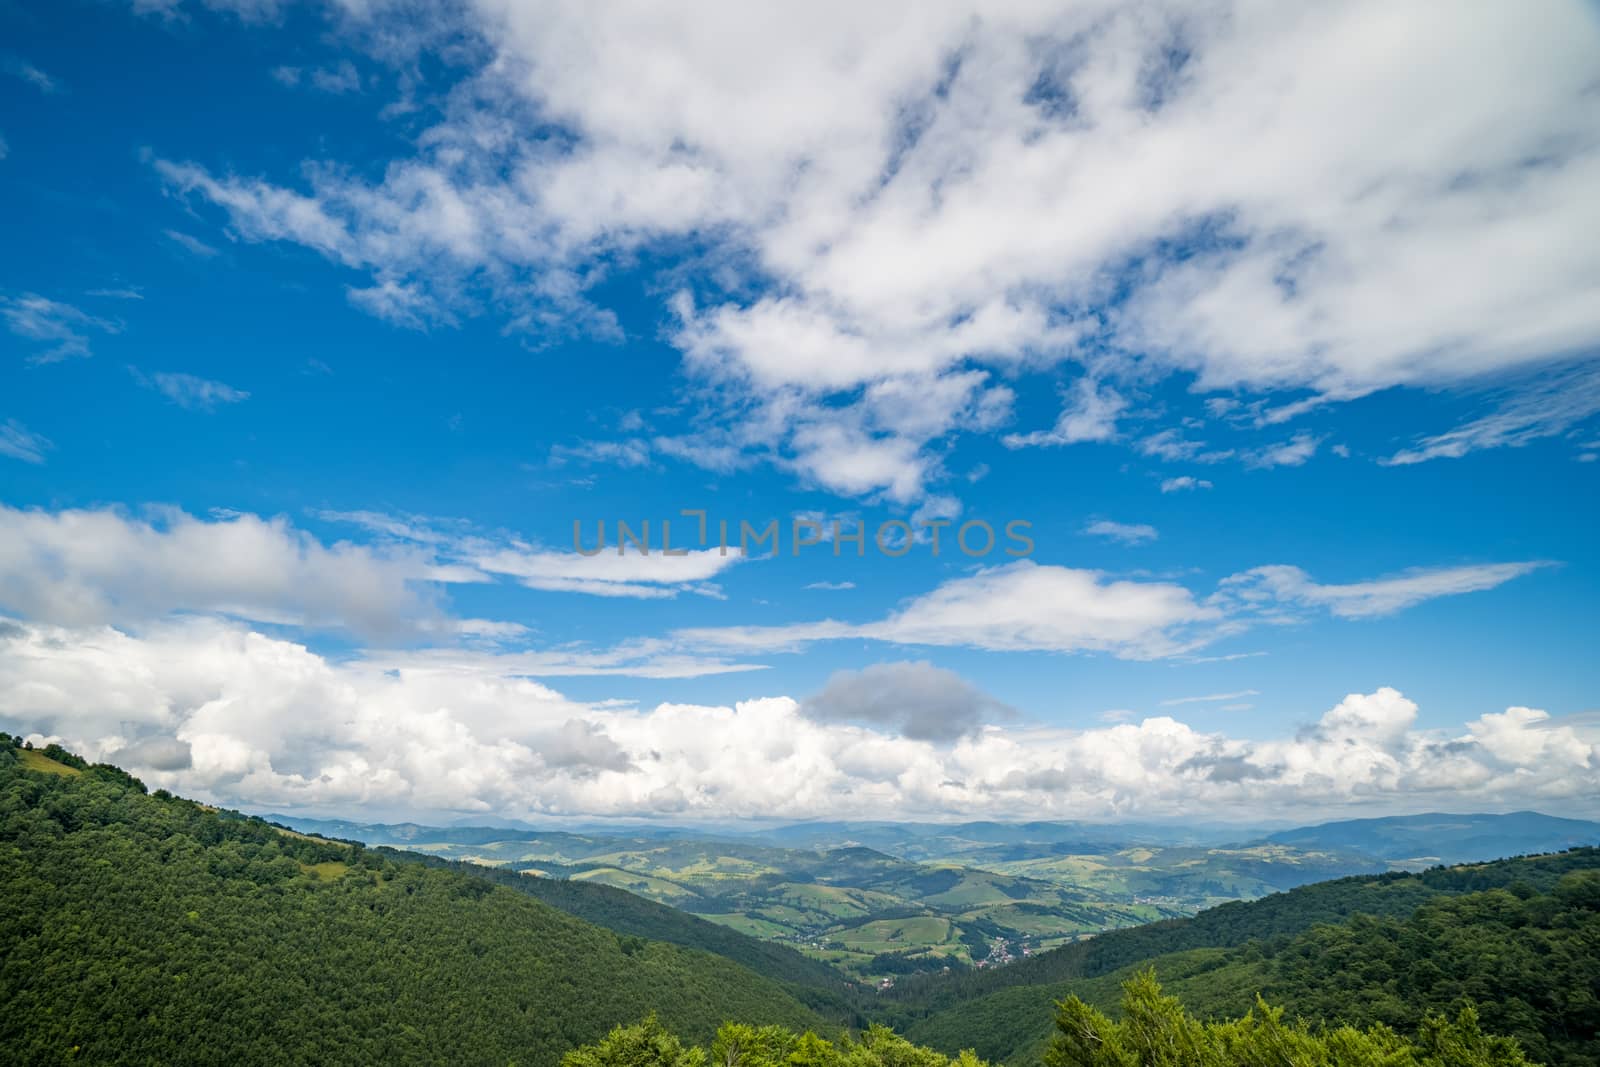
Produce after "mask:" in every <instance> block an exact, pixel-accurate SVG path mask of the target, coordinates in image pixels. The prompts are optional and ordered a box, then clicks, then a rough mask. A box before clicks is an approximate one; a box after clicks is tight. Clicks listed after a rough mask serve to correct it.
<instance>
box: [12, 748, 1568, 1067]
mask: <svg viewBox="0 0 1600 1067" xmlns="http://www.w3.org/2000/svg"><path fill="white" fill-rule="evenodd" d="M678 844H685V843H678ZM657 846H658V847H659V842H658V843H657ZM697 847H704V845H703V843H702V844H701V845H700V846H697ZM812 855H814V856H815V857H817V862H818V864H819V865H822V866H831V867H832V868H834V869H836V871H838V872H840V875H839V876H840V877H843V878H846V879H849V878H857V877H874V878H888V879H889V880H890V881H891V882H892V881H893V879H894V878H896V877H902V876H907V875H906V871H907V869H908V868H909V869H910V870H912V871H918V870H926V869H925V868H919V867H917V866H916V865H908V864H905V863H904V861H899V860H896V859H895V858H894V857H890V856H886V855H884V854H882V853H878V852H874V851H873V850H871V849H866V848H844V849H836V850H834V851H832V852H828V853H820V854H812ZM819 870H820V867H819ZM874 872H875V873H874ZM813 873H814V874H815V873H817V872H815V871H814V872H813ZM936 873H937V872H936ZM956 873H957V877H958V878H964V877H965V875H963V874H961V873H960V872H959V871H957V872H956ZM915 877H926V875H925V874H923V875H915ZM817 884H824V883H821V882H819V883H817ZM954 884H956V885H959V886H965V885H966V883H964V882H958V883H954ZM988 884H991V885H999V884H1001V883H999V882H994V883H988ZM0 890H3V892H0V945H4V946H5V951H4V953H3V954H0V1003H3V1004H4V1005H5V1006H6V1010H5V1011H4V1012H3V1013H0V1049H4V1057H3V1058H5V1059H6V1060H7V1061H9V1062H26V1063H59V1062H68V1061H80V1062H118V1063H135V1064H138V1063H150V1064H167V1063H188V1062H219V1061H226V1062H230V1063H238V1064H242V1065H247V1064H254V1063H280V1062H339V1063H354V1064H362V1063H384V1064H390V1063H393V1064H408V1063H421V1062H428V1063H437V1062H450V1063H484V1064H490V1063H494V1064H502V1063H520V1064H539V1065H553V1064H555V1063H557V1062H559V1061H562V1059H563V1057H567V1058H566V1060H565V1067H703V1065H704V1064H705V1063H707V1062H715V1063H718V1064H737V1065H740V1067H792V1065H795V1064H801V1065H806V1067H981V1065H980V1064H979V1061H978V1059H977V1058H976V1056H974V1055H972V1054H967V1053H961V1054H959V1055H958V1053H960V1050H962V1049H967V1048H974V1049H976V1052H977V1054H978V1055H981V1056H983V1057H985V1058H989V1059H992V1060H994V1061H996V1062H1004V1063H1006V1064H1009V1065H1010V1067H1032V1065H1033V1064H1036V1063H1039V1062H1041V1060H1042V1058H1043V1054H1044V1051H1045V1049H1046V1045H1047V1043H1048V1042H1050V1041H1051V1040H1052V1033H1053V1032H1054V1034H1055V1037H1054V1041H1055V1042H1056V1043H1055V1045H1053V1046H1052V1052H1051V1059H1050V1062H1051V1063H1052V1065H1053V1067H1104V1065H1107V1064H1112V1063H1117V1064H1129V1065H1131V1064H1152V1065H1153V1064H1157V1063H1161V1064H1166V1063H1177V1062H1185V1063H1186V1062H1188V1061H1186V1060H1184V1061H1172V1060H1170V1057H1168V1056H1167V1054H1166V1053H1164V1052H1162V1051H1161V1050H1162V1049H1165V1048H1168V1047H1169V1046H1171V1045H1172V1044H1173V1043H1174V1042H1182V1043H1183V1045H1184V1047H1188V1048H1191V1049H1196V1050H1198V1049H1201V1048H1205V1049H1208V1050H1209V1051H1206V1052H1205V1054H1204V1055H1203V1056H1201V1055H1200V1054H1199V1053H1198V1052H1197V1053H1196V1056H1197V1057H1198V1058H1200V1059H1204V1060H1205V1061H1206V1062H1284V1061H1285V1060H1286V1059H1287V1060H1292V1061H1294V1062H1302V1061H1303V1062H1317V1063H1323V1062H1339V1063H1351V1064H1355V1063H1361V1064H1369V1063H1370V1064H1374V1065H1375V1064H1378V1063H1383V1064H1389V1065H1391V1067H1400V1065H1409V1067H1523V1065H1524V1064H1525V1062H1526V1061H1524V1060H1523V1058H1522V1055H1521V1053H1520V1052H1519V1051H1518V1050H1517V1046H1516V1045H1514V1044H1512V1043H1511V1042H1509V1041H1507V1040H1504V1039H1503V1038H1501V1037H1496V1036H1490V1035H1496V1034H1499V1035H1510V1036H1511V1037H1512V1038H1514V1039H1515V1041H1516V1042H1518V1043H1520V1045H1521V1047H1522V1048H1525V1049H1527V1050H1528V1051H1529V1053H1530V1054H1531V1057H1532V1058H1533V1059H1536V1060H1538V1061H1540V1062H1543V1063H1546V1064H1550V1065H1552V1067H1600V1056H1597V1055H1596V1050H1597V1049H1600V997H1597V990H1600V849H1594V848H1578V849H1572V850H1569V851H1567V852H1564V853H1559V854H1554V855H1545V856H1532V857H1522V858H1517V859H1510V860H1500V861H1495V862H1491V863H1479V864H1470V865H1462V866H1455V867H1449V868H1434V869H1430V870H1427V871H1423V872H1420V873H1405V872H1389V873H1386V874H1382V875H1377V876H1366V877H1353V878H1344V879H1338V880H1334V881H1329V882H1323V883H1319V884H1316V885H1311V886H1305V887H1302V888H1298V889H1294V890H1291V891H1289V892H1285V893H1278V894H1274V895H1272V896H1269V897H1266V898H1263V899H1261V900H1257V901H1252V902H1235V903H1230V904H1226V905H1223V906H1220V907H1216V908H1212V909H1209V910H1207V911H1204V912H1202V913H1200V914H1199V915H1197V916H1195V917H1193V918H1188V919H1177V920H1169V921H1165V922H1157V923H1150V924H1147V925H1144V926H1139V927H1134V928H1129V929H1123V930H1114V931H1110V932H1107V933H1104V934H1101V935H1099V936H1097V937H1094V938H1092V939H1089V940H1082V941H1077V942H1074V943H1072V944H1069V945H1066V946H1064V947H1062V948H1060V949H1057V950H1055V951H1051V952H1045V953H1041V954H1039V955H1036V956H1034V957H1032V958H1029V959H1024V960H1022V961H1020V962H1018V963H1015V964H1014V965H1012V966H1009V967H1004V968H998V969H989V970H985V971H958V972H953V973H948V974H932V975H923V976H916V975H912V976H907V977H905V978H904V980H903V981H902V982H900V983H898V984H896V985H895V986H893V987H892V988H889V989H886V990H884V991H882V992H880V993H878V994H876V995H875V996H872V997H870V998H869V997H866V996H863V995H862V994H861V993H860V992H859V991H858V990H855V989H853V988H852V987H850V985H849V984H848V983H841V982H840V981H839V980H838V979H836V978H835V977H833V976H831V975H826V974H824V973H823V972H822V971H820V970H819V969H818V968H819V966H820V965H819V964H818V962H817V961H816V960H814V959H806V958H805V957H804V956H802V955H800V954H799V953H795V952H793V951H792V950H789V949H786V948H782V947H780V946H772V945H765V944H761V943H759V942H755V941H753V940H752V939H749V938H746V937H743V936H742V935H739V934H737V933H736V932H734V931H731V930H728V929H725V928H724V927H721V926H718V925H715V924H712V923H708V922H704V921H703V920H701V919H697V918H695V917H694V916H692V915H688V914H685V913H683V912H680V911H676V910H674V909H671V908H668V907H665V906H662V905H659V904H653V903H651V902H649V901H645V900H642V899H641V898H638V897H636V896H632V895H630V894H628V893H626V892H624V891H622V890H618V889H612V888H607V887H604V886H597V885H593V884H589V883H586V882H583V881H581V880H578V881H573V880H559V879H544V878H538V877H530V876H529V875H526V874H522V873H519V872H516V871H513V870H510V869H505V868H500V869H485V868H482V867H478V866H475V865H472V864H466V863H462V862H459V861H453V860H449V859H444V858H439V857H425V856H418V855H415V854H412V853H409V852H404V851H396V850H393V849H391V848H388V847H377V848H368V847H366V846H363V845H359V844H353V843H349V842H339V841H332V840H328V839H325V838H320V837H314V836H310V835H307V834H304V833H300V832H297V831H294V830H291V829H288V828H285V827H281V826H275V825H273V824H271V823H268V822H266V821H264V820H262V819H258V818H250V817H246V816H241V815H239V814H238V813H234V812H228V811H219V810H216V809H213V808H210V807H207V806H204V805H201V804H196V803H194V802H192V801H188V800H183V799H180V798H176V797H173V796H170V795H168V794H166V793H165V792H164V791H159V790H158V791H157V792H156V793H155V794H153V795H147V793H146V791H145V787H144V786H143V784H142V783H140V782H139V781H138V780H137V779H135V778H133V777H131V776H130V775H128V774H127V773H125V772H123V771H121V770H119V769H117V768H115V767H110V766H105V765H95V766H89V765H88V764H86V763H85V762H84V761H83V760H81V759H78V758H77V757H75V756H73V755H72V754H70V753H67V752H64V751H62V750H60V749H57V748H55V746H51V747H49V748H46V749H44V750H42V751H31V750H20V749H17V748H15V747H14V746H13V744H12V742H11V739H10V738H8V737H5V736H4V735H0ZM947 891H948V890H947ZM545 899H548V900H551V901H553V902H555V903H557V904H558V905H559V907H551V906H549V905H547V904H546V903H544V900H545ZM579 916H587V917H592V918H594V919H596V920H597V921H598V922H600V923H604V924H605V926H606V927H609V928H603V927H602V926H601V925H596V924H595V923H592V922H588V921H584V919H583V918H580V917H579ZM668 941H674V942H676V943H667V942H668ZM701 948H709V949H711V950H712V951H715V952H719V953H720V954H719V955H712V954H710V953H708V952H706V951H700V949H701ZM736 960H742V961H744V962H735V961H736ZM746 962H747V963H748V964H749V965H748V966H747V965H746ZM1147 971H1154V972H1155V974H1156V975H1158V976H1159V977H1160V980H1161V982H1162V983H1164V984H1165V986H1166V988H1167V990H1168V992H1172V993H1177V994H1178V995H1179V996H1180V997H1181V998H1182V1002H1183V1003H1182V1004H1180V1002H1179V1001H1178V1000H1175V999H1173V998H1172V997H1169V996H1166V995H1164V994H1163V993H1162V991H1161V989H1160V988H1158V987H1157V985H1156V982H1155V980H1154V978H1152V977H1151V976H1150V975H1149V974H1147V973H1146V972H1147ZM1119 991H1120V994H1119ZM1258 992H1260V993H1263V994H1265V995H1266V996H1267V997H1268V999H1269V1001H1271V1002H1272V1003H1274V1004H1277V1005H1281V1006H1282V1007H1283V1008H1284V1009H1286V1010H1287V1012H1288V1013H1289V1014H1288V1015H1287V1016H1285V1017H1283V1018H1282V1019H1280V1018H1279V1017H1278V1016H1276V1015H1275V1014H1273V1013H1271V1012H1264V1011H1262V1010H1260V1009H1255V1008H1253V1007H1252V1004H1253V1002H1254V997H1255V995H1256V994H1257V993H1258ZM1119 1002H1120V1004H1121V1009H1120V1010H1121V1011H1122V1013H1123V1015H1124V1018H1123V1019H1122V1020H1121V1021H1119V1020H1117V1019H1115V1018H1107V1017H1106V1016H1103V1015H1101V1014H1099V1011H1100V1010H1105V1011H1112V1012H1115V1011H1117V1010H1118V1008H1117V1005H1118V1004H1119ZM1058 1004H1062V1005H1065V1006H1064V1007H1061V1008H1060V1009H1059V1010H1058ZM1184 1004H1186V1005H1187V1006H1188V1009H1189V1010H1191V1011H1193V1012H1194V1013H1195V1016H1194V1017H1192V1016H1190V1015H1188V1014H1186V1013H1185V1008H1184V1006H1183V1005H1184ZM1474 1008H1475V1009H1476V1012H1477V1014H1476V1015H1474V1014H1473V1013H1472V1009H1474ZM818 1009H821V1012H820V1013H819V1010H818ZM841 1010H847V1011H851V1012H854V1013H855V1014H854V1016H853V1017H852V1018H851V1019H850V1020H849V1021H850V1022H851V1023H852V1024H853V1025H854V1026H855V1027H857V1028H863V1027H864V1030H863V1032H862V1033H861V1034H860V1036H859V1037H851V1036H843V1037H840V1036H838V1035H839V1034H840V1027H839V1022H840V1021H841V1018H840V1015H839V1014H838V1013H839V1012H840V1011H841ZM1240 1013H1245V1017H1244V1018H1237V1019H1233V1020H1232V1021H1228V1022H1216V1021H1215V1020H1216V1019H1217V1018H1218V1017H1230V1016H1237V1015H1239V1014H1240ZM1296 1016H1299V1017H1303V1018H1304V1019H1305V1020H1307V1023H1306V1025H1301V1024H1299V1023H1292V1022H1290V1021H1289V1020H1291V1019H1293V1018H1295V1017H1296ZM730 1019H732V1020H738V1022H736V1023H734V1024H728V1023H727V1020H730ZM1479 1019H1481V1021H1482V1024H1483V1026H1482V1030H1481V1031H1480V1028H1479V1022H1478V1020H1479ZM639 1020H646V1021H645V1022H642V1023H641V1022H639ZM1336 1022H1337V1023H1348V1024H1351V1025H1352V1026H1353V1027H1354V1029H1352V1028H1349V1027H1345V1028H1341V1029H1336V1030H1335V1029H1324V1028H1323V1024H1325V1023H1326V1024H1330V1025H1331V1024H1333V1023H1336ZM882 1023H893V1024H895V1025H897V1026H899V1027H900V1028H901V1029H902V1030H903V1031H904V1032H905V1033H906V1037H905V1038H904V1039H903V1038H900V1037H896V1036H895V1035H894V1034H892V1033H891V1032H890V1031H888V1030H886V1029H884V1028H883V1027H882V1026H881V1025H880V1024H882ZM803 1031H809V1032H803ZM818 1033H824V1034H831V1035H834V1037H833V1038H830V1039H824V1038H822V1037H819V1036H817V1035H818ZM1412 1034H1415V1035H1416V1037H1415V1039H1414V1041H1415V1044H1414V1045H1413V1044H1411V1043H1409V1040H1410V1039H1409V1038H1408V1036H1406V1035H1412ZM675 1035H682V1036H683V1038H684V1039H686V1040H687V1041H688V1042H690V1043H691V1045H684V1044H683V1043H682V1042H681V1041H680V1040H679V1038H678V1037H677V1036H675ZM913 1041H914V1042H918V1043H920V1044H922V1045H925V1046H929V1047H927V1048H917V1047H916V1046H914V1045H913V1044H912V1043H911V1042H913ZM1103 1042H1112V1043H1113V1044H1116V1045H1118V1046H1119V1047H1120V1048H1122V1049H1124V1051H1127V1054H1126V1055H1124V1054H1123V1053H1120V1052H1119V1053H1118V1054H1117V1055H1115V1056H1111V1057H1110V1058H1107V1057H1106V1056H1105V1055H1101V1053H1100V1052H1097V1051H1096V1049H1098V1048H1100V1047H1101V1045H1102V1043H1103ZM696 1043H697V1044H699V1045H702V1046H703V1045H707V1044H709V1045H710V1049H711V1055H710V1056H709V1057H708V1056H707V1055H706V1054H705V1053H704V1052H703V1051H700V1052H697V1051H696V1050H695V1049H694V1048H693V1047H692V1045H693V1044H696ZM580 1046H582V1047H581V1048H580ZM1145 1046H1148V1048H1145ZM1140 1048H1144V1049H1145V1051H1138V1049H1140ZM1246 1048H1251V1049H1255V1051H1253V1052H1250V1053H1249V1054H1248V1055H1247V1054H1246V1053H1245V1052H1244V1051H1242V1050H1244V1049H1246ZM1128 1050H1132V1051H1128ZM1241 1057H1242V1058H1241Z"/></svg>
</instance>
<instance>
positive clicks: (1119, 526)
mask: <svg viewBox="0 0 1600 1067" xmlns="http://www.w3.org/2000/svg"><path fill="white" fill-rule="evenodd" d="M1083 532H1084V533H1086V534H1088V535H1089V536H1091V537H1108V538H1110V539H1111V540H1113V541H1121V542H1122V543H1123V544H1125V545H1138V544H1143V543H1144V542H1146V541H1154V540H1155V539H1156V538H1158V537H1160V536H1161V535H1160V534H1158V533H1157V532H1156V528H1155V527H1154V526H1151V525H1149V524H1148V523H1142V522H1141V523H1126V522H1112V521H1111V520H1110V519H1097V520H1095V521H1094V522H1091V523H1090V524H1089V525H1087V526H1085V527H1084V528H1083Z"/></svg>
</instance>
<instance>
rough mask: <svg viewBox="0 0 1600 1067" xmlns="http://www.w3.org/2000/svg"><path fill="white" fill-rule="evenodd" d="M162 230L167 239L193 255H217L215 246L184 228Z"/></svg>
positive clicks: (203, 257)
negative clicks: (183, 229)
mask: <svg viewBox="0 0 1600 1067" xmlns="http://www.w3.org/2000/svg"><path fill="white" fill-rule="evenodd" d="M161 232H162V233H163V234H165V235H166V238H167V240H169V241H171V242H172V243H173V244H175V245H177V246H178V247H179V248H181V249H183V250H184V251H185V252H187V253H189V254H190V255H192V256H198V257H199V258H201V259H211V258H213V257H215V256H216V255H217V250H216V249H215V248H214V247H212V246H211V245H208V244H206V243H205V242H204V241H202V240H200V238H198V237H195V236H194V235H193V234H187V233H184V232H183V231H182V230H162V231H161Z"/></svg>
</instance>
